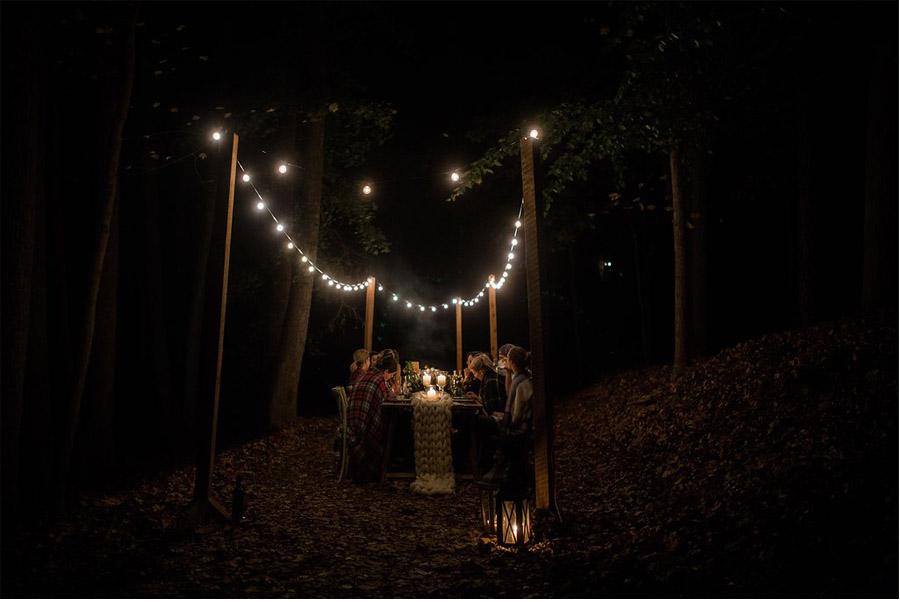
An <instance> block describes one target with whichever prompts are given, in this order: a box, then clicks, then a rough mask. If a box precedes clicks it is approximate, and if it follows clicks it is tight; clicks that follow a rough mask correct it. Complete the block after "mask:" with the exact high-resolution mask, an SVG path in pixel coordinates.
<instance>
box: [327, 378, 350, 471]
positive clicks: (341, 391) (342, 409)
mask: <svg viewBox="0 0 900 602" xmlns="http://www.w3.org/2000/svg"><path fill="white" fill-rule="evenodd" d="M331 396H332V397H333V398H334V401H335V403H336V404H337V407H338V419H339V420H340V425H341V426H340V432H341V468H340V470H339V471H338V481H340V480H341V479H343V478H344V477H345V476H346V475H347V471H348V466H349V464H348V458H347V398H348V396H347V389H345V388H344V387H332V388H331Z"/></svg>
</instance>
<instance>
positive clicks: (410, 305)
mask: <svg viewBox="0 0 900 602" xmlns="http://www.w3.org/2000/svg"><path fill="white" fill-rule="evenodd" d="M410 307H412V303H410V302H409V301H407V302H406V309H409V308H410Z"/></svg>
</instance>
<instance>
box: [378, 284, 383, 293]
mask: <svg viewBox="0 0 900 602" xmlns="http://www.w3.org/2000/svg"><path fill="white" fill-rule="evenodd" d="M383 290H384V287H383V286H381V285H380V284H379V285H378V291H379V292H381V291H383Z"/></svg>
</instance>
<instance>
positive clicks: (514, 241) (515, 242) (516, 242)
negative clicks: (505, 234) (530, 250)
mask: <svg viewBox="0 0 900 602" xmlns="http://www.w3.org/2000/svg"><path fill="white" fill-rule="evenodd" d="M509 244H511V245H512V246H516V245H517V244H519V240H518V239H516V238H514V239H512V240H511V241H510V242H509Z"/></svg>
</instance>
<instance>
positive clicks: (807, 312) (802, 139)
mask: <svg viewBox="0 0 900 602" xmlns="http://www.w3.org/2000/svg"><path fill="white" fill-rule="evenodd" d="M808 103H809V100H808V97H807V95H806V94H805V93H801V95H800V114H799V123H798V145H797V312H798V314H799V317H800V326H802V327H804V328H805V327H806V326H809V325H810V324H811V323H812V321H813V314H814V303H815V301H814V299H815V297H814V285H815V280H814V265H813V206H812V193H811V186H810V178H811V176H810V167H811V158H810V155H811V147H810V140H809V104H808Z"/></svg>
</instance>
